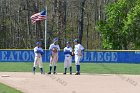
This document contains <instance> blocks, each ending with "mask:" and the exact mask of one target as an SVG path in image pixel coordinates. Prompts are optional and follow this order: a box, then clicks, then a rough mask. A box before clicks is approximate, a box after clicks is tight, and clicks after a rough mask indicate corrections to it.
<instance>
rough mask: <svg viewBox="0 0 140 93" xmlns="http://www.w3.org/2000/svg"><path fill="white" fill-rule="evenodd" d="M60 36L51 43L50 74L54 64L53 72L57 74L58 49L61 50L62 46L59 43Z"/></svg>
mask: <svg viewBox="0 0 140 93" xmlns="http://www.w3.org/2000/svg"><path fill="white" fill-rule="evenodd" d="M57 41H58V38H54V40H53V43H52V44H51V45H50V47H49V50H50V71H49V72H48V74H51V71H52V66H53V65H54V72H53V74H56V64H57V61H58V51H60V47H59V45H58V44H57Z"/></svg>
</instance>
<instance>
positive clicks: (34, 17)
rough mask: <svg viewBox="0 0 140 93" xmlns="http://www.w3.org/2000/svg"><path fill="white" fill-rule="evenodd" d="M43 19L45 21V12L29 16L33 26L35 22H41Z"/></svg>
mask: <svg viewBox="0 0 140 93" xmlns="http://www.w3.org/2000/svg"><path fill="white" fill-rule="evenodd" d="M45 19H46V11H41V12H39V13H36V14H33V15H32V16H31V20H32V23H33V24H34V23H36V21H41V20H45Z"/></svg>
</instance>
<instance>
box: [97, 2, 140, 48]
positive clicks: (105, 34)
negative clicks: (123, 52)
mask: <svg viewBox="0 0 140 93" xmlns="http://www.w3.org/2000/svg"><path fill="white" fill-rule="evenodd" d="M106 16H107V18H106V19H105V20H100V21H99V23H98V25H97V29H98V30H99V31H100V32H101V35H102V43H103V47H104V48H105V49H136V48H137V47H138V46H137V45H139V44H140V43H139V42H137V41H136V40H138V39H140V33H139V30H140V28H139V22H138V20H140V1H139V0H118V1H117V2H114V3H112V4H109V5H108V6H107V8H106Z"/></svg>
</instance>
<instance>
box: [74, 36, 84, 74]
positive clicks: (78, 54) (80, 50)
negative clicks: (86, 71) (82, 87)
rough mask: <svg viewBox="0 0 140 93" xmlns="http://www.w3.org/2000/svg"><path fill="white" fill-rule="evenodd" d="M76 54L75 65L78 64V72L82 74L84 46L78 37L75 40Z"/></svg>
mask: <svg viewBox="0 0 140 93" xmlns="http://www.w3.org/2000/svg"><path fill="white" fill-rule="evenodd" d="M74 44H75V46H74V54H75V65H76V74H75V75H80V59H81V58H82V56H83V51H84V47H83V46H82V45H81V44H80V43H79V41H78V39H75V40H74Z"/></svg>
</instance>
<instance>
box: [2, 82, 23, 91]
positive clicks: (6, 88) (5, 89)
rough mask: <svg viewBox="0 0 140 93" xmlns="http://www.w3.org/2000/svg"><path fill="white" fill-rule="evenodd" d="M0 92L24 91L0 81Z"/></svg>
mask: <svg viewBox="0 0 140 93" xmlns="http://www.w3.org/2000/svg"><path fill="white" fill-rule="evenodd" d="M0 93H23V92H21V91H19V90H16V89H14V88H12V87H10V86H7V85H5V84H2V83H0Z"/></svg>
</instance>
